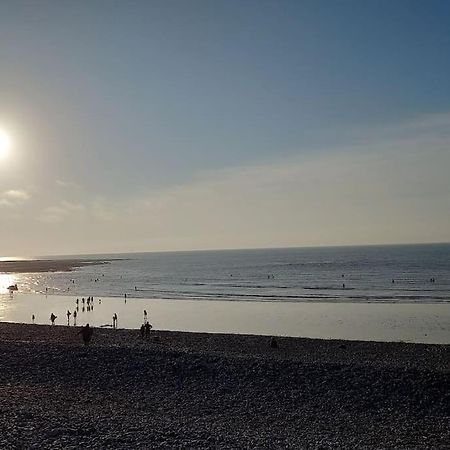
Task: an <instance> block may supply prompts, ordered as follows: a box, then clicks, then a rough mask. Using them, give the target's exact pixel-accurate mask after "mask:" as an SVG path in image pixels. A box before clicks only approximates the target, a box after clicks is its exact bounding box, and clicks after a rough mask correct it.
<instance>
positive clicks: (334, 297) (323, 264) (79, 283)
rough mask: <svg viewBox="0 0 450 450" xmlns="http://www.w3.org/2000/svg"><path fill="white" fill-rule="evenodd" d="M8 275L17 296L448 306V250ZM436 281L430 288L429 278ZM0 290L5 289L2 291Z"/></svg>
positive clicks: (247, 254) (128, 257) (229, 256)
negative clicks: (20, 294) (42, 294)
mask: <svg viewBox="0 0 450 450" xmlns="http://www.w3.org/2000/svg"><path fill="white" fill-rule="evenodd" d="M88 258H89V259H99V260H106V259H109V258H115V259H116V260H114V261H111V262H110V263H109V264H104V265H92V266H88V267H83V268H80V269H76V270H75V271H72V272H66V273H51V274H47V273H44V274H20V275H11V276H8V279H7V280H5V283H11V282H16V283H17V284H19V286H20V291H21V292H38V293H45V292H46V288H47V289H48V293H49V294H51V293H54V294H59V295H61V294H67V295H79V296H88V295H93V296H95V297H99V296H108V297H123V296H124V294H125V293H126V294H127V296H128V297H129V298H132V297H137V298H147V299H203V300H205V299H208V300H230V301H236V300H241V301H242V300H246V301H270V302H398V303H408V302H420V303H446V302H450V244H430V245H398V246H365V247H327V248H292V249H266V250H229V251H228V250H227V251H197V252H172V253H133V254H118V255H95V256H88ZM433 279H434V280H435V281H434V282H433V281H432V280H433ZM3 288H4V286H3Z"/></svg>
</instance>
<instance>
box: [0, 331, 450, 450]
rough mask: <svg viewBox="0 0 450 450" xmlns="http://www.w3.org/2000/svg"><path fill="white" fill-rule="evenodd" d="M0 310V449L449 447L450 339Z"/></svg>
mask: <svg viewBox="0 0 450 450" xmlns="http://www.w3.org/2000/svg"><path fill="white" fill-rule="evenodd" d="M79 330H80V329H79V328H73V327H70V328H69V327H63V326H53V327H52V326H42V325H23V324H10V323H0V336H1V342H0V448H5V449H10V448H11V449H13V448H17V449H19V448H20V449H22V448H36V449H38V448H39V449H42V448H50V449H52V448H55V449H56V448H65V449H70V448H80V447H81V448H102V449H113V448H114V449H116V448H123V449H135V448H137V449H139V448H142V449H144V448H161V449H238V448H239V449H247V448H248V449H278V448H283V449H300V448H301V449H308V448H320V449H326V448H333V449H335V448H349V449H354V448H361V449H369V448H377V449H379V448H399V449H416V448H417V449H426V448H430V449H431V448H433V449H437V448H442V449H444V448H449V443H450V426H449V425H450V392H449V389H448V387H449V386H450V346H448V345H423V344H404V343H378V342H358V341H332V340H329V341H327V340H317V339H300V338H276V339H277V343H278V347H279V348H271V347H270V338H267V337H263V336H243V335H220V334H204V333H181V332H162V331H156V332H152V335H151V337H150V338H147V339H142V338H141V337H140V334H139V331H137V330H136V331H134V330H106V329H95V332H94V336H93V340H92V342H91V344H90V345H89V346H88V347H85V346H84V345H82V340H81V336H80V335H79V334H78V332H79Z"/></svg>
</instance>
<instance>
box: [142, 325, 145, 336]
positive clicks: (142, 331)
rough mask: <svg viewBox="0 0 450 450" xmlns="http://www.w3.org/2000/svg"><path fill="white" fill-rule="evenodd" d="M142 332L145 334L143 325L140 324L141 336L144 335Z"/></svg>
mask: <svg viewBox="0 0 450 450" xmlns="http://www.w3.org/2000/svg"><path fill="white" fill-rule="evenodd" d="M144 334H145V325H144V324H142V325H141V338H143V337H144Z"/></svg>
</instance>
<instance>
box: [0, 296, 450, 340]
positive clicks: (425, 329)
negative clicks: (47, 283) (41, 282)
mask: <svg viewBox="0 0 450 450" xmlns="http://www.w3.org/2000/svg"><path fill="white" fill-rule="evenodd" d="M76 298H77V297H76V296H73V295H72V296H69V295H64V296H58V295H48V296H45V295H42V294H22V293H15V294H13V295H6V296H0V321H6V322H15V323H31V322H32V320H31V316H32V315H35V323H37V324H50V322H49V317H50V314H51V313H53V314H55V315H56V316H58V318H57V320H56V324H57V325H66V324H67V316H66V313H67V310H69V311H71V312H72V316H71V317H70V320H69V322H70V325H71V326H73V324H74V320H73V312H74V311H75V310H76V306H77V304H76ZM80 300H81V299H80ZM101 300H102V301H101V302H100V300H99V297H95V298H94V303H91V306H90V309H87V307H86V308H84V306H86V305H83V304H82V302H81V301H80V302H79V305H78V310H77V313H78V314H77V325H83V324H85V323H90V324H91V325H93V326H95V327H99V326H101V325H109V324H111V323H112V316H113V315H114V314H117V315H118V325H119V326H120V327H121V328H126V329H138V328H139V327H140V326H141V324H142V322H143V311H144V310H146V311H147V312H148V318H149V320H150V322H151V323H152V325H153V327H154V328H155V329H159V330H161V329H165V330H174V331H186V332H205V333H225V334H226V333H231V334H252V335H266V336H292V337H310V338H318V339H321V338H325V339H343V340H363V341H383V342H386V341H387V342H400V341H404V342H418V343H429V344H450V334H449V332H448V330H449V329H450V310H449V308H448V305H445V304H386V303H383V304H376V303H361V304H355V303H351V304H350V303H324V302H320V303H319V302H308V303H293V302H287V303H285V302H230V301H223V300H220V301H219V300H217V301H198V300H163V299H135V298H128V299H127V301H126V302H125V300H124V299H123V298H122V299H121V298H117V297H103V298H102V299H101Z"/></svg>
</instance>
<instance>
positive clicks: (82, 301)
mask: <svg viewBox="0 0 450 450" xmlns="http://www.w3.org/2000/svg"><path fill="white" fill-rule="evenodd" d="M85 301H86V300H85V299H84V297H83V298H82V299H81V303H83V305H84V302H85Z"/></svg>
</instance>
